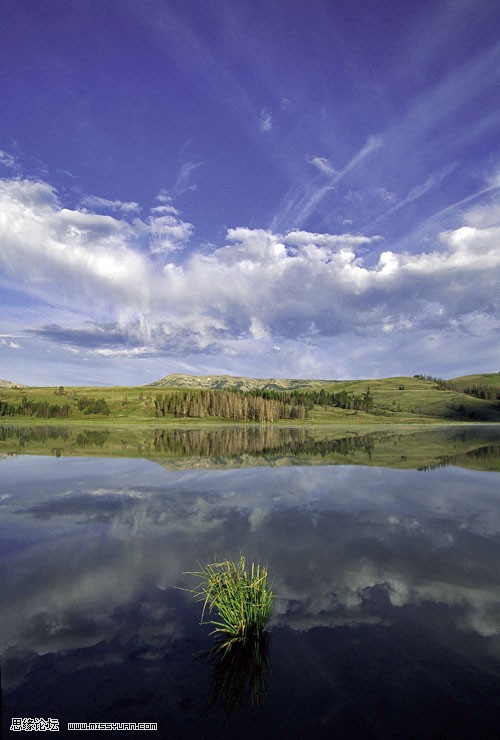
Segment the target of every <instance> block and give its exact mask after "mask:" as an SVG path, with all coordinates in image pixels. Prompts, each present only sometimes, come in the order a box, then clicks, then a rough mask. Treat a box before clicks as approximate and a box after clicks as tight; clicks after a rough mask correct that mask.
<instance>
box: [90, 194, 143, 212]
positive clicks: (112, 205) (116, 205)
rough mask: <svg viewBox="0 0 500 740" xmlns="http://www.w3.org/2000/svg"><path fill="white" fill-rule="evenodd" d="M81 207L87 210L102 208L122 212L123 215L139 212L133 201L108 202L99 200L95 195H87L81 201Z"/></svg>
mask: <svg viewBox="0 0 500 740" xmlns="http://www.w3.org/2000/svg"><path fill="white" fill-rule="evenodd" d="M81 203H82V206H86V207H87V208H92V209H94V208H103V209H105V210H111V211H122V212H123V213H136V212H138V211H139V210H140V208H139V204H138V203H136V202H135V201H130V202H126V201H122V200H108V199H107V198H100V197H99V196H97V195H87V196H85V198H83V199H82V201H81Z"/></svg>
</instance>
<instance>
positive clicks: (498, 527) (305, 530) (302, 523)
mask: <svg viewBox="0 0 500 740" xmlns="http://www.w3.org/2000/svg"><path fill="white" fill-rule="evenodd" d="M17 429H18V430H19V429H20V428H19V427H18V428H17ZM52 429H53V428H52ZM88 432H89V430H87V437H86V438H85V437H84V440H83V442H85V439H86V440H87V442H86V444H87V445H88V455H89V456H75V453H76V452H77V453H78V454H79V455H81V454H82V447H81V446H82V444H83V442H82V439H80V440H79V442H78V444H77V442H76V432H75V431H74V430H71V431H69V430H67V431H66V432H65V431H64V430H63V429H60V430H59V431H58V433H57V434H58V435H59V436H58V437H57V435H56V434H55V433H53V432H52V433H51V434H52V437H50V433H49V432H46V434H49V438H48V442H47V437H45V438H43V435H42V433H41V432H40V431H39V432H35V433H32V432H30V431H29V430H28V429H25V430H24V431H23V432H22V433H21V432H19V431H18V432H17V435H16V433H14V432H12V433H10V432H9V433H7V431H6V430H5V429H4V430H3V431H2V430H1V429H0V440H1V441H2V444H3V447H1V448H0V449H1V450H2V451H3V457H2V458H1V459H0V558H1V563H0V567H1V570H0V572H1V578H2V582H3V585H2V588H1V598H2V610H1V616H0V656H1V658H0V660H1V669H2V676H1V679H2V703H3V722H4V731H5V736H6V737H8V736H9V735H10V736H12V737H14V736H15V735H14V733H12V732H9V726H10V722H11V718H13V717H17V718H24V717H32V718H35V717H42V718H48V717H51V718H57V719H58V720H59V726H60V728H61V731H62V732H61V735H60V736H63V737H64V736H66V735H67V734H69V735H70V736H72V735H73V733H68V732H67V729H66V727H67V722H98V721H104V722H157V723H158V731H157V732H147V731H146V732H143V733H141V735H140V736H141V737H144V736H147V737H157V738H191V737H193V738H195V737H203V738H226V737H227V738H229V737H238V738H246V737H252V738H261V737H263V738H271V737H272V738H303V737H307V738H332V737H335V738H354V737H356V736H362V737H364V738H431V737H432V738H475V739H476V740H477V739H478V738H497V737H498V736H499V733H500V473H499V472H497V471H498V469H499V463H500V452H499V450H500V429H498V428H497V427H487V428H486V427H478V428H477V429H471V428H470V427H467V428H461V429H460V430H451V429H448V431H447V432H446V433H445V432H443V431H442V430H440V431H436V432H435V433H432V432H430V431H427V432H425V433H422V436H421V437H415V435H413V436H411V435H410V437H408V436H406V437H405V436H404V435H403V436H402V433H401V432H398V433H397V434H395V435H394V436H393V437H391V436H388V435H387V432H381V433H380V435H379V436H377V435H374V436H373V435H372V437H371V441H368V442H367V439H366V435H364V436H363V437H362V438H361V439H362V441H361V442H359V441H358V442H346V441H344V443H342V442H341V439H339V438H338V435H337V437H336V436H335V435H333V433H331V434H330V435H329V436H328V435H325V438H324V439H323V440H322V441H321V440H320V439H318V438H317V436H314V434H313V433H312V432H311V434H310V435H309V434H307V433H303V432H301V434H302V437H300V435H299V437H300V438H299V437H297V435H296V434H295V433H294V432H293V433H292V432H291V431H288V432H283V434H282V437H280V438H279V439H278V438H277V437H276V436H274V437H272V438H268V440H267V444H268V447H266V442H265V441H263V440H262V439H260V441H259V440H258V434H259V432H258V431H256V432H255V434H254V436H253V437H252V438H253V440H254V444H253V448H252V445H251V444H250V443H249V442H248V432H247V439H246V442H245V440H244V439H243V442H242V441H241V435H242V432H241V430H240V431H235V432H234V433H233V435H238V434H239V435H240V442H239V443H238V442H237V441H236V439H235V438H233V439H232V440H230V439H229V438H227V435H228V431H227V430H225V431H224V432H221V434H223V435H226V437H225V438H224V439H223V438H222V437H220V438H219V439H218V440H217V439H216V437H217V433H216V432H215V431H212V432H210V434H211V435H212V438H211V440H210V441H208V437H206V435H205V437H204V441H203V439H202V437H203V435H201V436H200V435H198V436H197V437H196V435H195V437H196V439H195V438H192V439H191V442H189V438H188V437H186V436H185V433H182V432H178V433H177V434H176V436H175V435H173V436H172V434H173V433H171V432H169V434H170V437H168V434H167V435H166V436H165V435H164V436H163V437H161V432H160V433H156V432H155V433H154V434H153V439H157V440H158V438H159V437H160V442H158V441H157V443H156V447H155V445H154V444H153V443H151V439H150V440H149V442H147V441H145V440H144V439H141V440H140V441H138V440H135V441H133V442H131V443H130V445H129V446H128V447H127V440H126V439H125V441H124V443H123V444H122V448H121V449H122V454H123V456H122V457H116V456H115V457H106V456H105V453H106V448H105V443H106V441H103V440H102V439H101V440H100V442H101V446H100V447H99V443H98V442H99V441H98V442H97V443H96V438H95V437H94V441H93V442H92V437H91V436H90V437H89V436H88ZM183 434H184V436H183ZM273 434H274V432H273ZM433 434H434V435H435V438H433V437H432V435H433ZM2 435H3V436H2ZM23 435H24V437H23ZM37 435H38V437H37ZM65 435H66V436H65ZM213 435H215V437H214V436H213ZM283 435H284V436H283ZM443 435H444V436H443ZM464 435H465V436H464ZM229 436H231V435H229ZM250 436H252V435H250ZM271 436H272V435H271ZM56 437H57V438H56ZM21 439H24V441H23V442H22V444H21V441H20V440H21ZM347 439H351V437H345V438H344V440H347ZM89 440H91V441H89ZM122 442H123V439H122ZM169 443H170V447H169ZM96 444H97V447H96V446H95V445H96ZM238 444H239V447H238ZM242 444H243V445H244V444H246V445H247V446H248V447H247V448H246V449H245V447H244V446H243V447H242ZM9 445H10V446H9ZM30 445H31V447H30ZM33 445H34V446H35V448H36V449H38V451H39V452H40V451H43V449H42V448H40V449H39V447H37V445H38V446H40V445H42V447H43V445H46V446H47V447H48V449H47V450H46V451H48V452H49V454H46V455H41V454H38V455H31V454H20V453H21V452H23V450H24V451H27V452H29V451H30V450H31V451H33ZM51 445H52V447H51ZM72 445H73V446H72ZM78 445H80V446H78ZM137 445H141V449H142V450H143V454H144V457H131V458H129V457H126V454H127V451H128V452H129V453H131V452H133V453H134V454H136V452H135V450H136V447H137ZM190 445H191V447H190ZM200 445H201V447H200ZM301 445H302V452H301ZM130 446H131V447H133V448H134V449H133V450H131V449H130ZM99 449H101V456H99ZM390 449H393V456H392V458H391V457H390V455H389V450H390ZM202 450H204V453H203V451H202ZM50 452H51V454H50ZM13 453H15V454H13ZM71 453H73V455H72V454H71ZM147 458H149V459H147ZM152 458H154V459H152ZM413 458H415V459H416V460H417V459H418V463H415V465H414V466H413V463H412V462H411V461H412V460H413ZM349 460H351V463H352V464H347V462H348V461H349ZM339 463H340V464H339ZM416 467H420V468H421V469H415V468H416ZM240 552H242V553H244V554H245V555H246V556H247V559H248V560H252V559H253V560H256V561H260V562H262V563H266V564H267V565H268V567H269V571H270V574H271V578H272V581H273V591H274V593H275V594H276V600H275V604H274V610H273V615H272V619H271V623H270V627H269V640H268V642H267V644H265V645H264V646H263V648H262V650H261V651H260V653H259V654H258V655H253V654H250V655H245V654H243V655H241V654H240V655H235V656H234V658H233V659H232V660H231V661H228V662H226V663H224V662H223V663H221V662H220V661H219V662H217V661H214V659H213V658H210V657H209V656H207V655H206V654H204V653H203V651H206V650H208V649H209V648H210V647H211V645H212V644H213V643H212V639H213V638H211V637H210V635H209V632H210V627H209V626H208V625H200V623H199V621H200V605H199V604H198V603H196V602H194V601H193V599H192V596H191V594H189V593H188V592H186V591H184V590H181V589H182V588H190V587H192V586H194V585H195V581H194V579H193V578H192V577H190V576H189V575H186V572H187V571H192V570H196V569H197V567H198V566H197V563H198V562H199V563H201V564H205V563H207V562H209V561H212V560H213V559H214V558H222V557H229V558H233V559H237V558H238V557H239V554H240ZM199 653H202V654H201V655H199ZM197 654H198V655H197ZM100 735H101V733H99V732H95V733H93V735H92V736H93V737H96V736H97V737H98V736H100ZM118 735H119V736H122V737H123V736H124V733H118ZM102 736H104V737H109V732H103V733H102Z"/></svg>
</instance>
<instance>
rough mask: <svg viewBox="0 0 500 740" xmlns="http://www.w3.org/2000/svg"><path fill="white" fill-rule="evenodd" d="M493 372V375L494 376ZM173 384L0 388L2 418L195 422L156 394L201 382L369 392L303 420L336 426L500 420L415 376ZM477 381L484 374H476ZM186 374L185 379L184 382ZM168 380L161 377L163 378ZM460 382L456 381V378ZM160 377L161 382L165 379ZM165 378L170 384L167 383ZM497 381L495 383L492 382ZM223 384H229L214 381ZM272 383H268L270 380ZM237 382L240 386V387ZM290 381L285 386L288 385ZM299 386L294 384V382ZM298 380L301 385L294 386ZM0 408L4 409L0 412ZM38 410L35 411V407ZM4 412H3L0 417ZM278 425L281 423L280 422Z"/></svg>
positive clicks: (475, 402) (488, 408) (489, 405)
mask: <svg viewBox="0 0 500 740" xmlns="http://www.w3.org/2000/svg"><path fill="white" fill-rule="evenodd" d="M495 375H496V374H495ZM169 377H170V379H171V381H172V382H173V378H176V380H175V382H176V383H177V385H176V386H168V385H161V386H160V385H153V386H142V387H123V386H122V387H120V386H114V387H101V388H99V387H86V388H83V387H66V388H63V387H62V386H59V387H52V388H47V387H39V388H35V387H29V388H0V422H2V423H12V422H13V421H23V420H24V421H26V419H27V418H29V419H30V423H31V420H33V421H37V422H38V421H40V422H41V421H43V422H46V421H47V419H46V418H43V414H41V413H39V409H40V406H38V407H37V406H36V405H37V404H45V405H46V406H47V407H52V408H53V409H54V408H55V407H57V408H58V409H59V411H58V412H57V413H55V414H54V415H53V416H52V417H51V418H50V419H49V421H51V422H52V419H54V420H57V419H61V418H64V420H65V422H66V421H69V422H72V421H87V422H89V421H91V422H94V421H99V422H100V423H101V422H113V423H116V422H123V421H126V422H151V421H155V420H156V421H158V422H159V423H161V424H162V425H163V424H168V423H176V424H179V423H191V424H195V423H199V421H198V420H196V421H194V420H193V419H179V418H173V417H172V418H170V417H163V418H161V419H158V418H157V416H158V415H157V412H156V410H155V397H156V395H157V394H158V393H159V392H161V393H163V394H164V393H165V392H168V390H170V389H175V388H182V387H185V386H182V383H183V382H189V383H191V384H194V386H193V385H191V386H190V387H191V388H193V387H194V388H195V389H198V388H206V387H207V386H206V385H203V383H213V384H215V386H208V387H215V388H216V389H217V388H219V389H221V388H224V387H226V388H228V387H229V388H235V387H239V388H241V389H242V390H253V389H252V388H251V387H250V386H251V382H250V381H252V382H253V383H255V384H256V385H255V388H261V389H267V390H287V391H288V390H290V391H293V390H296V391H297V390H298V391H300V392H307V390H311V391H312V390H315V391H317V390H318V389H321V388H324V389H325V391H329V390H330V391H332V392H334V393H340V392H341V391H346V392H347V393H352V394H354V395H362V394H363V393H365V392H366V391H367V389H369V390H370V393H371V395H372V396H373V408H372V410H371V413H367V412H365V411H361V410H359V411H354V410H352V409H345V408H337V407H333V406H328V405H320V404H316V405H314V407H313V408H312V409H310V410H309V412H308V416H307V418H306V419H305V421H303V422H297V423H301V424H310V423H311V422H312V423H316V424H318V423H321V424H339V423H345V422H349V423H350V424H361V425H366V424H375V425H381V424H393V423H396V424H397V423H418V422H438V421H452V422H457V421H469V422H470V421H487V422H498V421H500V409H499V402H498V400H491V399H489V400H487V399H482V398H477V397H474V396H470V395H466V394H464V393H461V392H460V391H459V390H455V389H454V390H442V389H440V387H439V384H437V383H436V382H434V381H432V380H426V379H422V378H415V377H411V378H410V377H396V378H383V379H380V380H354V381H326V380H324V381H320V380H315V381H309V380H288V381H281V380H280V381H278V380H276V381H275V380H257V379H251V378H232V377H230V376H219V377H213V378H195V377H194V378H193V377H190V376H169ZM474 377H477V378H479V379H480V380H481V379H482V378H483V377H484V376H474ZM185 378H187V380H185V381H184V380H183V379H185ZM165 380H166V379H163V381H165ZM457 380H458V379H457ZM163 381H159V382H163ZM171 381H169V382H171ZM495 382H496V381H495ZM219 383H221V384H222V383H226V384H227V385H226V386H224V385H217V384H219ZM271 383H272V384H273V385H270V384H271ZM238 384H239V385H238ZM287 384H288V385H287ZM292 384H297V385H292ZM298 384H300V385H298ZM23 404H24V407H23V408H24V409H25V412H24V411H23V412H22V415H17V414H16V415H12V414H9V412H8V408H9V407H10V406H21V405H23ZM2 409H3V410H2ZM34 409H38V411H34ZM2 414H3V415H2ZM201 421H204V422H208V423H216V422H217V420H216V419H214V418H213V417H212V418H210V419H202V420H201ZM279 423H282V422H279Z"/></svg>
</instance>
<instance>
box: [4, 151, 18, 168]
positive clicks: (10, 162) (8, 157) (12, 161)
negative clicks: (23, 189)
mask: <svg viewBox="0 0 500 740" xmlns="http://www.w3.org/2000/svg"><path fill="white" fill-rule="evenodd" d="M0 166H2V167H6V168H7V169H9V170H15V171H17V170H18V164H17V160H16V158H15V157H13V156H12V154H8V153H7V152H4V151H2V150H1V149H0Z"/></svg>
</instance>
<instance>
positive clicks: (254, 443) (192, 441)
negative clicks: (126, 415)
mask: <svg viewBox="0 0 500 740" xmlns="http://www.w3.org/2000/svg"><path fill="white" fill-rule="evenodd" d="M374 446H375V435H374V434H367V435H363V436H351V437H343V438H341V439H320V440H317V439H314V438H313V437H311V436H309V435H308V433H307V430H306V429H303V428H297V429H283V428H280V427H269V426H266V427H247V428H244V427H243V428H242V427H238V428H230V429H229V428H228V429H217V430H213V431H206V430H202V429H186V430H178V429H174V430H167V429H161V430H157V431H156V433H155V437H154V442H153V448H154V451H155V452H156V453H159V454H162V453H164V454H167V455H169V456H172V457H193V456H196V457H208V458H217V457H223V458H224V457H237V456H238V455H266V456H270V457H271V456H273V455H290V456H293V455H300V457H304V456H315V457H326V456H329V455H335V454H337V455H344V456H345V455H350V454H353V453H355V452H357V451H362V452H364V453H365V454H367V455H368V456H369V457H371V453H372V451H373V449H374Z"/></svg>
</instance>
